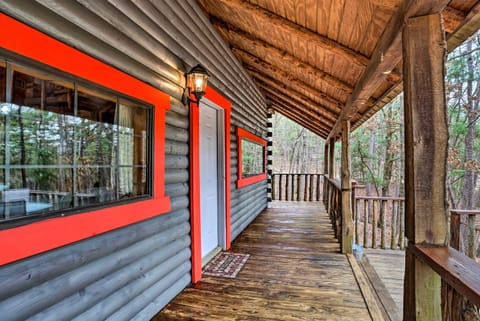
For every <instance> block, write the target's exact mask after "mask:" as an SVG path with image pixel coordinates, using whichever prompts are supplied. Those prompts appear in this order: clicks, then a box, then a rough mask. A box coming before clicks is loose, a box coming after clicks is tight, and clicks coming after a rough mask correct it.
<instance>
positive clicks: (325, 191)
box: [322, 141, 329, 211]
mask: <svg viewBox="0 0 480 321" xmlns="http://www.w3.org/2000/svg"><path fill="white" fill-rule="evenodd" d="M328 151H329V146H328V142H327V141H325V148H324V154H323V174H325V175H324V176H323V195H322V197H323V204H324V205H325V206H327V202H328V180H327V177H328V168H329V166H328V161H329V160H328ZM326 210H327V211H328V208H326Z"/></svg>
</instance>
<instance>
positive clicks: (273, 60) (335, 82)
mask: <svg viewBox="0 0 480 321" xmlns="http://www.w3.org/2000/svg"><path fill="white" fill-rule="evenodd" d="M232 52H233V54H234V55H235V56H237V57H238V58H239V59H240V60H242V61H246V62H248V61H256V62H257V63H262V62H265V63H268V64H270V65H273V66H276V65H278V61H283V59H282V57H281V56H276V55H270V54H269V53H268V52H266V53H265V60H264V59H262V58H260V57H257V56H255V55H253V54H251V53H249V52H247V51H245V50H242V49H240V48H237V47H234V48H232ZM291 63H292V66H296V67H297V68H295V71H294V72H292V74H293V75H295V76H296V77H302V76H303V77H305V75H312V76H314V77H315V78H316V79H318V80H320V81H322V82H324V83H325V84H327V85H329V86H331V87H333V88H335V89H337V90H340V91H342V92H343V93H344V94H345V95H349V94H350V93H351V92H352V90H353V87H352V86H350V85H349V84H347V83H344V82H343V81H341V80H339V79H337V78H334V77H332V76H330V75H328V74H327V73H325V72H323V71H321V70H320V69H317V68H315V67H313V66H311V65H308V64H303V65H302V64H301V63H299V62H297V63H295V62H294V61H292V60H291Z"/></svg>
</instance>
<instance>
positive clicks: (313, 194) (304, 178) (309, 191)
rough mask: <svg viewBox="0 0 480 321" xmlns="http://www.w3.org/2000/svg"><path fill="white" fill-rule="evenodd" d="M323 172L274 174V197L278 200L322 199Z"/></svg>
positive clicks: (311, 200) (308, 200)
mask: <svg viewBox="0 0 480 321" xmlns="http://www.w3.org/2000/svg"><path fill="white" fill-rule="evenodd" d="M322 180H323V174H298V173H294V174H286V173H283V174H282V173H278V174H272V199H273V200H278V201H282V200H283V201H307V202H316V201H320V200H321V195H322Z"/></svg>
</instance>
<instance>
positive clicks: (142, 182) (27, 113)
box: [0, 62, 152, 222]
mask: <svg viewBox="0 0 480 321" xmlns="http://www.w3.org/2000/svg"><path fill="white" fill-rule="evenodd" d="M0 106H1V108H0V133H1V134H0V190H1V197H2V199H1V203H0V205H1V206H0V222H1V221H10V220H17V219H22V218H25V217H32V216H39V215H40V216H42V215H47V214H54V213H64V212H65V211H72V210H76V209H79V208H87V207H91V206H98V205H101V204H109V203H112V202H120V201H128V200H129V199H134V198H141V197H149V196H151V195H152V184H151V182H150V181H149V179H148V178H149V177H151V176H152V175H151V173H152V166H151V163H152V162H151V136H150V132H151V130H150V129H151V124H150V122H151V118H152V115H151V114H152V108H151V106H149V105H146V104H144V103H141V102H138V101H135V100H133V99H128V98H126V97H123V96H121V95H119V94H116V93H114V92H111V91H108V90H105V89H101V88H99V87H95V86H94V85H93V84H92V85H89V84H87V83H84V82H77V81H75V80H72V79H68V78H66V77H62V76H58V75H53V76H52V75H51V74H50V73H43V72H39V71H37V70H36V69H32V68H26V67H23V66H19V65H16V64H13V63H8V64H7V63H5V62H1V63H0Z"/></svg>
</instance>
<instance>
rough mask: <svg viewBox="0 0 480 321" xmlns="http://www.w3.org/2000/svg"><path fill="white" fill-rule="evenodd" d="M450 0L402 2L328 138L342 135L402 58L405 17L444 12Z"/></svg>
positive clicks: (406, 0)
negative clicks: (348, 122) (346, 126)
mask: <svg viewBox="0 0 480 321" xmlns="http://www.w3.org/2000/svg"><path fill="white" fill-rule="evenodd" d="M448 2H449V0H424V1H416V0H404V1H403V2H402V3H401V5H400V6H399V8H398V10H397V11H396V12H395V14H394V15H393V16H392V18H391V19H390V21H389V23H388V24H387V26H386V28H385V31H384V33H383V34H382V37H381V38H380V40H379V41H378V43H377V46H376V47H375V50H374V54H373V56H372V59H371V60H370V63H369V64H368V66H367V68H366V69H365V71H364V72H363V74H362V76H361V77H360V80H359V81H358V82H357V85H356V86H355V89H354V90H353V93H352V95H351V96H350V97H349V99H348V101H347V103H346V106H345V108H344V109H343V111H342V113H341V115H340V117H339V118H338V120H337V122H336V123H335V126H334V127H333V129H332V131H331V132H330V134H329V135H328V139H331V138H335V137H337V136H338V133H339V132H340V131H341V124H342V122H343V121H344V120H350V119H351V118H352V117H353V116H354V115H355V114H356V113H357V111H358V109H359V107H358V106H360V105H364V104H366V103H367V101H368V99H369V98H370V97H371V96H372V95H373V93H374V92H375V90H376V89H377V87H378V86H379V85H380V84H381V83H382V82H383V81H385V79H386V78H387V75H386V73H388V72H390V71H392V70H393V69H394V68H395V67H396V66H397V64H398V63H399V62H400V61H401V60H402V39H401V38H402V37H401V36H402V31H403V28H404V25H405V21H406V20H407V19H408V18H409V17H414V16H418V15H427V14H430V13H434V12H440V11H441V10H442V9H443V8H444V7H445V6H446V5H447V4H448Z"/></svg>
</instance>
